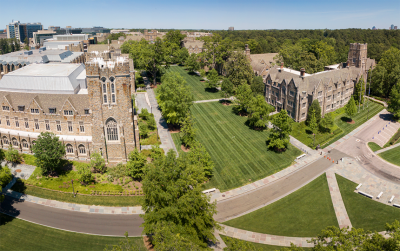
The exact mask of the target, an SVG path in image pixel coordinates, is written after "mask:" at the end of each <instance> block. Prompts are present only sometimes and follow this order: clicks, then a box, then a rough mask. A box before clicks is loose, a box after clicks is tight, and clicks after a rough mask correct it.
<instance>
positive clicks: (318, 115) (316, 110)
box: [306, 99, 321, 125]
mask: <svg viewBox="0 0 400 251" xmlns="http://www.w3.org/2000/svg"><path fill="white" fill-rule="evenodd" d="M313 112H314V116H315V118H316V120H317V125H319V123H320V122H321V107H320V106H319V102H318V99H315V100H314V101H313V102H312V103H311V105H310V107H309V108H308V113H307V120H306V124H307V125H308V124H309V123H310V119H311V117H310V115H311V113H313Z"/></svg>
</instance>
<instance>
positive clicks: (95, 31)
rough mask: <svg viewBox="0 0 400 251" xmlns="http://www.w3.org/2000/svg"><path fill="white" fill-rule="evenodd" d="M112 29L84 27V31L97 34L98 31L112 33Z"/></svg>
mask: <svg viewBox="0 0 400 251" xmlns="http://www.w3.org/2000/svg"><path fill="white" fill-rule="evenodd" d="M110 31H111V30H110V29H107V28H103V27H100V26H95V27H93V28H83V29H82V33H85V34H91V35H96V33H110Z"/></svg>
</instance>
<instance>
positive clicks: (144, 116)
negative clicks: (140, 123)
mask: <svg viewBox="0 0 400 251" xmlns="http://www.w3.org/2000/svg"><path fill="white" fill-rule="evenodd" d="M149 117H150V113H149V111H148V110H147V109H146V108H142V110H140V114H139V118H142V119H144V120H148V119H149Z"/></svg>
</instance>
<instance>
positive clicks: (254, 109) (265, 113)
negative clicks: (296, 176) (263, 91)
mask: <svg viewBox="0 0 400 251" xmlns="http://www.w3.org/2000/svg"><path fill="white" fill-rule="evenodd" d="M272 110H273V108H272V107H271V106H270V105H268V104H267V102H265V100H264V97H263V96H261V95H258V96H256V97H253V98H252V100H251V102H250V106H249V109H248V111H249V116H248V119H247V120H248V123H249V126H251V127H254V128H265V127H266V123H267V121H268V118H269V114H270V112H272Z"/></svg>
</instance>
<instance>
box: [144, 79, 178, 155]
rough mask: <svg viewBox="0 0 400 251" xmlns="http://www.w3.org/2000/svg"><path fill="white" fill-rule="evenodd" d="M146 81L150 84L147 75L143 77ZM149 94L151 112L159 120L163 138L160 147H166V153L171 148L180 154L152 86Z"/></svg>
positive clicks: (161, 137) (159, 132)
mask: <svg viewBox="0 0 400 251" xmlns="http://www.w3.org/2000/svg"><path fill="white" fill-rule="evenodd" d="M143 79H144V81H145V83H146V84H147V85H148V84H149V81H148V79H147V77H143ZM147 95H148V98H149V102H150V106H151V107H152V110H151V112H152V113H153V114H154V118H155V120H156V122H157V128H158V135H159V136H160V139H161V145H160V147H161V148H162V149H164V152H165V154H167V152H168V151H169V150H170V149H173V150H174V151H175V152H176V154H177V155H179V153H178V151H177V150H176V147H175V144H174V141H173V140H172V137H171V133H170V132H169V130H168V125H167V122H166V121H165V119H164V118H163V117H162V115H161V111H160V109H159V108H158V103H157V99H156V95H155V93H154V91H153V89H151V88H147Z"/></svg>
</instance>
